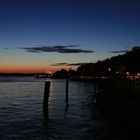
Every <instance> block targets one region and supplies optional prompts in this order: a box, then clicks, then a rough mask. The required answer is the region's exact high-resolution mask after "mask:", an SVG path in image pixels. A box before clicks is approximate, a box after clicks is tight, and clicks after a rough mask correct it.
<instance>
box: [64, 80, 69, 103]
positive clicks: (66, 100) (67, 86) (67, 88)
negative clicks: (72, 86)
mask: <svg viewBox="0 0 140 140" xmlns="http://www.w3.org/2000/svg"><path fill="white" fill-rule="evenodd" d="M68 92H69V79H68V78H67V79H66V95H65V102H66V104H68V102H69V101H68V100H69V96H68Z"/></svg>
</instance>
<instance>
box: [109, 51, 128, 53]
mask: <svg viewBox="0 0 140 140" xmlns="http://www.w3.org/2000/svg"><path fill="white" fill-rule="evenodd" d="M128 51H129V50H122V51H109V52H110V53H126V52H128Z"/></svg>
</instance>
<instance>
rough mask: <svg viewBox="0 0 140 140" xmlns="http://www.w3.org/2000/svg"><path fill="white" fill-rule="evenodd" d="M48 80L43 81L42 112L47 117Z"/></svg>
mask: <svg viewBox="0 0 140 140" xmlns="http://www.w3.org/2000/svg"><path fill="white" fill-rule="evenodd" d="M50 84H51V82H50V81H46V82H45V88H44V98H43V114H44V117H46V118H48V101H49V93H50Z"/></svg>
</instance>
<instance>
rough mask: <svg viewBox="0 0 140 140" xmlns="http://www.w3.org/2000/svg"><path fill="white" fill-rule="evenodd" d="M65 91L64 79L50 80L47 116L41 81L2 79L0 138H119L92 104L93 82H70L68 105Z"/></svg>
mask: <svg viewBox="0 0 140 140" xmlns="http://www.w3.org/2000/svg"><path fill="white" fill-rule="evenodd" d="M65 91H66V89H65V80H52V86H51V92H50V97H49V103H48V105H49V106H48V108H47V110H48V111H49V117H48V118H49V119H48V118H47V119H46V118H44V117H43V114H42V112H43V107H42V104H43V94H44V82H37V81H36V82H8V83H5V82H1V83H0V120H2V121H0V139H2V140H7V139H8V140H9V139H21V138H27V137H28V136H29V137H30V138H31V139H41V140H46V139H48V140H72V139H73V140H87V139H88V140H99V139H115V138H118V135H119V134H120V133H119V131H118V130H116V129H115V128H114V126H112V124H111V123H110V122H108V121H107V120H106V119H104V118H103V117H102V115H101V114H100V113H99V112H98V110H97V108H96V106H94V105H91V103H92V102H91V101H92V97H93V93H94V87H93V85H92V83H82V82H73V81H70V83H69V104H65ZM114 132H115V133H114ZM30 138H29V139H30Z"/></svg>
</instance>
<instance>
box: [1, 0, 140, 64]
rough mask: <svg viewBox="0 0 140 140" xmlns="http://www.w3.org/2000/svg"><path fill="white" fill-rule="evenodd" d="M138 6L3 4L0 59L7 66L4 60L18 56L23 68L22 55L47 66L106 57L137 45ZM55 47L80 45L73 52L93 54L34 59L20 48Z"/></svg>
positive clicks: (6, 0) (93, 0) (50, 1)
mask: <svg viewBox="0 0 140 140" xmlns="http://www.w3.org/2000/svg"><path fill="white" fill-rule="evenodd" d="M139 7H140V1H139V0H1V1H0V48H1V53H2V55H0V59H1V61H2V60H3V61H5V62H6V63H7V65H8V59H9V60H11V58H13V55H14V58H13V63H14V61H17V59H18V57H19V55H18V54H20V57H21V58H22V61H21V62H22V63H23V59H24V58H25V56H26V57H28V59H30V60H38V61H39V60H40V62H41V61H45V60H48V61H50V59H51V61H52V62H50V63H57V62H64V61H67V62H69V63H73V62H82V61H85V62H87V61H90V62H94V61H97V60H98V59H104V58H106V57H110V56H112V55H114V54H111V53H108V52H109V51H114V50H115V51H122V50H126V49H131V47H133V46H134V45H140V8H139ZM57 45H61V46H65V45H66V46H68V45H78V47H77V48H76V49H80V50H84V51H85V50H93V51H95V52H94V53H84V54H83V52H81V53H78V54H72V53H69V54H60V53H59V52H42V53H39V54H34V53H33V52H26V50H23V49H20V48H28V47H29V48H31V47H40V46H47V47H48V46H49V47H51V46H52V47H53V46H57ZM3 48H9V49H3ZM4 54H5V56H6V55H7V54H8V58H5V57H4ZM40 56H42V57H40ZM17 63H18V62H17ZM19 63H20V62H19ZM30 63H32V64H33V63H34V62H33V61H31V62H30ZM38 63H39V62H38ZM50 63H49V64H50ZM1 65H2V62H1ZM40 65H41V64H40Z"/></svg>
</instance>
